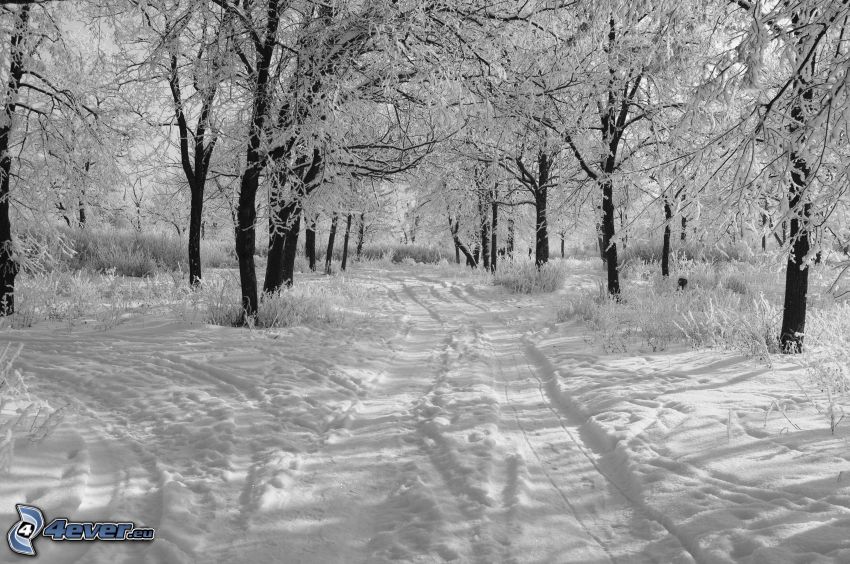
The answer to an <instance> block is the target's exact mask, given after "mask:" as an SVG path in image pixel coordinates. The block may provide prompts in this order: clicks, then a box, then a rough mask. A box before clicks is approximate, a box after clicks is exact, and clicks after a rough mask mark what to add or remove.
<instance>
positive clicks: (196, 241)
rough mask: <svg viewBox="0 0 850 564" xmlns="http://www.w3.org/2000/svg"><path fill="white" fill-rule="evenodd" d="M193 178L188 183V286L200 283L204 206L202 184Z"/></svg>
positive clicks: (195, 285)
mask: <svg viewBox="0 0 850 564" xmlns="http://www.w3.org/2000/svg"><path fill="white" fill-rule="evenodd" d="M198 184H199V182H198V181H197V179H195V181H194V182H192V184H190V185H189V190H190V198H191V202H190V204H189V249H188V253H189V286H190V287H193V288H194V287H197V286H198V285H199V284H200V283H201V218H202V215H203V208H204V186H203V184H202V183H201V184H200V186H199V185H198Z"/></svg>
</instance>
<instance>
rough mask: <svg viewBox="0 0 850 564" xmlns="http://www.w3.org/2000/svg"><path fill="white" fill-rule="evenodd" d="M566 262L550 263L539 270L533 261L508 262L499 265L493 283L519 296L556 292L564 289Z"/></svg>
mask: <svg viewBox="0 0 850 564" xmlns="http://www.w3.org/2000/svg"><path fill="white" fill-rule="evenodd" d="M566 276H567V263H566V262H565V261H550V262H547V263H546V264H544V265H543V266H541V267H540V268H537V266H536V265H535V264H534V263H533V262H531V261H520V260H518V261H506V262H501V263H498V264H497V269H496V273H495V274H494V275H493V283H494V284H496V285H497V286H504V287H506V288H508V289H509V290H511V291H512V292H515V293H518V294H540V293H548V292H554V291H556V290H560V289H561V288H563V287H564V281H565V280H566Z"/></svg>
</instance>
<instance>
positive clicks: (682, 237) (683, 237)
mask: <svg viewBox="0 0 850 564" xmlns="http://www.w3.org/2000/svg"><path fill="white" fill-rule="evenodd" d="M687 238H688V218H687V217H685V216H684V215H683V216H682V232H681V233H680V235H679V240H680V241H682V243H684V242H685V240H686V239H687Z"/></svg>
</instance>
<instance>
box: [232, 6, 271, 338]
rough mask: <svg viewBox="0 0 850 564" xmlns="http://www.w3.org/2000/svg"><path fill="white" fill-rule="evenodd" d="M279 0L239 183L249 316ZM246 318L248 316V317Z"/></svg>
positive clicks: (239, 251)
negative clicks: (259, 190) (258, 198)
mask: <svg viewBox="0 0 850 564" xmlns="http://www.w3.org/2000/svg"><path fill="white" fill-rule="evenodd" d="M278 4H279V0H269V4H268V10H267V14H268V16H269V17H268V19H267V21H266V26H265V27H266V29H265V35H264V37H263V40H262V44H261V48H260V49H259V51H258V52H257V54H256V64H255V65H254V68H255V70H256V78H255V79H254V81H253V84H252V85H251V86H252V88H253V93H252V94H253V101H252V108H251V123H250V129H249V132H248V147H247V151H246V155H245V170H244V172H243V173H242V178H241V179H240V182H239V208H238V210H237V213H236V218H237V225H236V256H237V258H238V260H239V283H240V286H241V288H242V310H243V311H244V312H245V317H246V318H253V317H255V316H256V314H257V307H258V305H259V304H258V295H257V269H256V265H255V264H254V251H255V250H256V232H255V224H256V222H257V201H256V200H257V190H258V189H259V184H260V173H261V172H262V170H263V168H264V165H265V159H264V157H263V153H262V151H261V146H262V135H263V131H264V130H265V128H266V122H267V121H268V119H269V115H268V112H269V92H268V90H269V77H270V71H271V66H272V59H273V58H274V51H275V46H276V45H277V28H278V24H279V23H280V10H278ZM246 321H247V319H246Z"/></svg>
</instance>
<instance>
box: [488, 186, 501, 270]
mask: <svg viewBox="0 0 850 564" xmlns="http://www.w3.org/2000/svg"><path fill="white" fill-rule="evenodd" d="M490 207H491V209H492V216H493V218H492V221H491V225H492V232H491V233H490V270H492V271H493V272H496V264H497V262H498V258H497V257H498V256H499V246H498V237H496V233H498V229H499V202H498V201H497V198H493V201H492V202H491V203H490Z"/></svg>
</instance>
